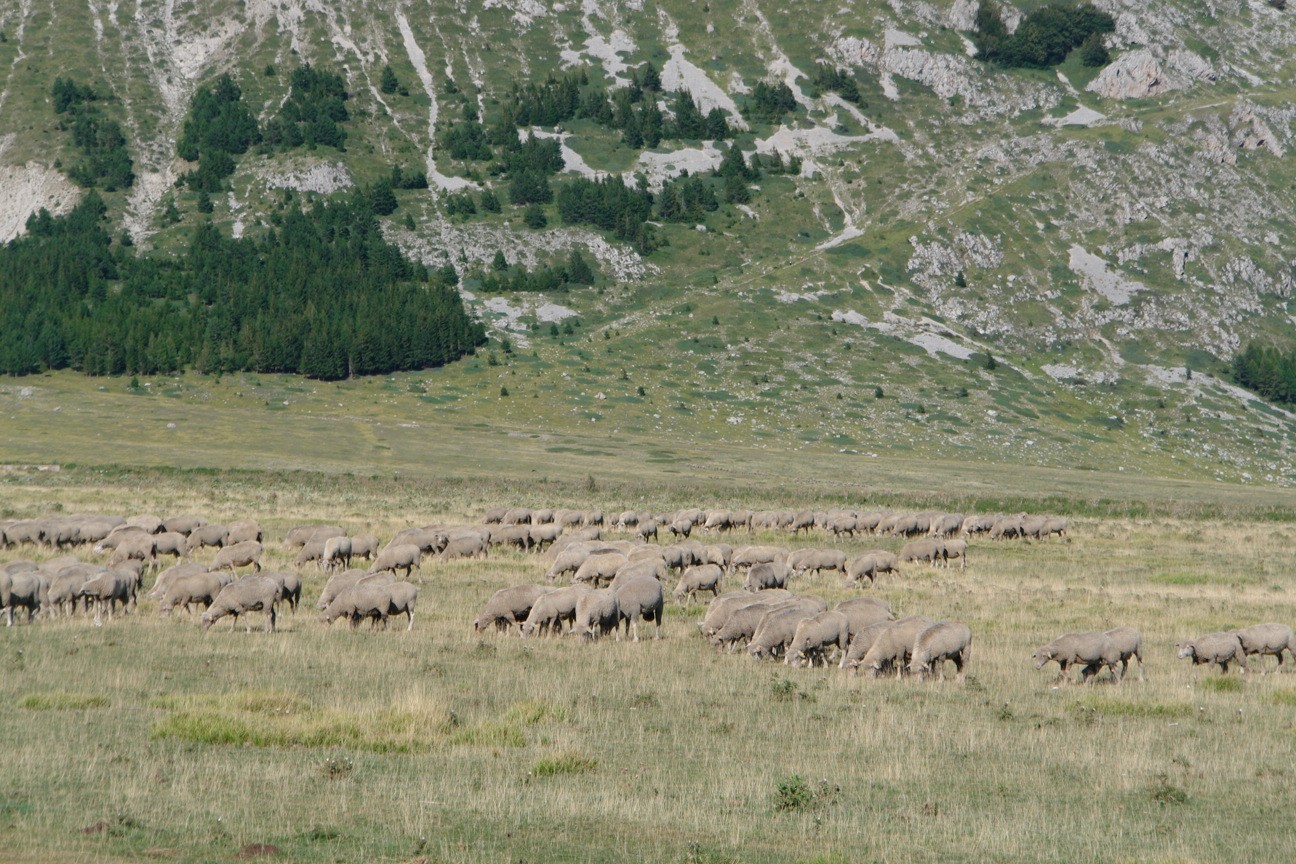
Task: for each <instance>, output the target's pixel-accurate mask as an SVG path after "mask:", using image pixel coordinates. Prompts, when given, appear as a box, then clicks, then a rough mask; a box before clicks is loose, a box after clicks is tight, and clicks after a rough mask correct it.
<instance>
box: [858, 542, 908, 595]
mask: <svg viewBox="0 0 1296 864" xmlns="http://www.w3.org/2000/svg"><path fill="white" fill-rule="evenodd" d="M899 570H900V559H899V558H897V557H896V556H895V555H893V554H892V553H890V552H887V551H884V550H882V549H876V550H874V551H872V552H865V553H864V554H863V555H858V556H856V557H854V558H852V559H851V560H850V561H849V562H848V563H847V565H846V587H847V588H849V587H851V586H852V585H856V584H858V583H859V581H860V580H861V579H863V578H865V577H868V580H869V584H870V585H872V584H874V583H875V582H877V577H878V574H879V573H897V572H899Z"/></svg>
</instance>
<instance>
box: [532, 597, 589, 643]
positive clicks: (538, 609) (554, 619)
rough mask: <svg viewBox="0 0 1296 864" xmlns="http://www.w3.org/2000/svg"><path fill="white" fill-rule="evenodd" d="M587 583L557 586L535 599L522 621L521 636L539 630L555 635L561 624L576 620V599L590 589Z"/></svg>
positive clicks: (559, 630)
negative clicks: (554, 589)
mask: <svg viewBox="0 0 1296 864" xmlns="http://www.w3.org/2000/svg"><path fill="white" fill-rule="evenodd" d="M592 590H593V589H592V588H590V587H589V586H588V585H572V586H570V587H568V588H559V589H558V590H557V591H552V592H550V593H548V594H542V595H541V596H540V597H539V598H537V599H536V601H535V605H534V606H532V607H531V611H530V612H529V613H528V614H527V617H526V620H525V621H523V622H522V636H523V638H526V637H528V636H530V635H531V634H533V633H535V632H536V630H539V631H540V632H541V633H548V634H550V635H551V636H556V635H558V634H559V633H561V632H562V628H563V624H571V623H574V622H575V620H576V601H577V600H579V599H580V597H581V595H583V594H585V593H587V592H589V591H592Z"/></svg>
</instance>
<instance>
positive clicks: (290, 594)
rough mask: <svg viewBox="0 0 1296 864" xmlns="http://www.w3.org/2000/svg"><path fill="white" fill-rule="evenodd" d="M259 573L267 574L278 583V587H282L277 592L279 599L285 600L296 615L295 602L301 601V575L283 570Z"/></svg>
mask: <svg viewBox="0 0 1296 864" xmlns="http://www.w3.org/2000/svg"><path fill="white" fill-rule="evenodd" d="M261 575H263V576H268V577H269V578H271V579H273V580H275V581H276V582H278V583H279V587H280V588H281V589H282V590H281V592H280V594H279V599H280V600H286V601H287V602H288V608H289V609H290V610H291V611H292V613H293V614H294V615H296V614H297V604H298V603H300V602H301V592H302V582H301V577H300V576H298V575H297V574H296V573H292V572H289V571H284V570H275V571H267V572H264V573H262V574H261Z"/></svg>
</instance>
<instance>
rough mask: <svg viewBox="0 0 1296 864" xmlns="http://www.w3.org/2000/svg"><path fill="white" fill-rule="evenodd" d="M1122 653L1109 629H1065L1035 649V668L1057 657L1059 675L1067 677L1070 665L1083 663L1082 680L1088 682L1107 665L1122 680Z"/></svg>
mask: <svg viewBox="0 0 1296 864" xmlns="http://www.w3.org/2000/svg"><path fill="white" fill-rule="evenodd" d="M1120 655H1121V652H1120V649H1119V648H1118V647H1117V645H1116V643H1115V642H1114V641H1113V640H1112V638H1111V637H1110V636H1108V635H1107V634H1106V633H1099V632H1086V633H1064V634H1063V635H1061V636H1059V637H1058V638H1056V639H1054V640H1053V641H1052V642H1050V643H1048V644H1047V645H1045V646H1044V647H1043V648H1041V649H1039V650H1038V651H1036V652H1035V668H1036V669H1043V668H1044V665H1045V664H1046V663H1048V662H1049V661H1056V662H1057V664H1058V678H1059V679H1063V680H1067V679H1066V675H1067V669H1068V668H1069V667H1071V666H1072V665H1075V664H1080V666H1081V667H1082V668H1081V671H1080V681H1081V683H1087V682H1090V681H1092V680H1093V678H1094V676H1095V675H1097V674H1098V673H1099V672H1101V671H1102V668H1103V667H1104V666H1106V667H1107V668H1109V669H1111V673H1112V678H1113V679H1114V680H1115V681H1116V682H1117V683H1120V680H1121V670H1120V660H1121V658H1120Z"/></svg>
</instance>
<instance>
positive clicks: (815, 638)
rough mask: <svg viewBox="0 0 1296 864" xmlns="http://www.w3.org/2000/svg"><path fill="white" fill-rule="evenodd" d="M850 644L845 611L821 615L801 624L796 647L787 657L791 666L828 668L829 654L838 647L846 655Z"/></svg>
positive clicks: (794, 636) (793, 639)
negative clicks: (820, 666)
mask: <svg viewBox="0 0 1296 864" xmlns="http://www.w3.org/2000/svg"><path fill="white" fill-rule="evenodd" d="M849 644H850V622H849V621H848V620H847V618H846V616H845V615H843V614H842V613H841V612H837V611H835V610H834V611H831V612H820V613H819V614H818V615H816V616H814V617H813V618H804V619H802V620H801V622H800V623H799V624H797V628H796V633H795V634H794V635H793V637H792V645H791V646H790V647H789V648H788V650H787V653H786V654H785V655H784V657H783V662H784V663H785V664H786V665H788V666H805V665H809V666H815V665H818V664H822V665H824V666H827V665H828V652H830V651H831V650H832V647H833V646H834V645H835V646H836V647H837V648H838V650H840V651H842V652H843V653H844V652H845V651H846V648H847V646H848V645H849Z"/></svg>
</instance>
